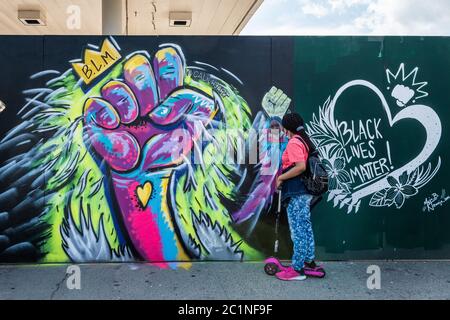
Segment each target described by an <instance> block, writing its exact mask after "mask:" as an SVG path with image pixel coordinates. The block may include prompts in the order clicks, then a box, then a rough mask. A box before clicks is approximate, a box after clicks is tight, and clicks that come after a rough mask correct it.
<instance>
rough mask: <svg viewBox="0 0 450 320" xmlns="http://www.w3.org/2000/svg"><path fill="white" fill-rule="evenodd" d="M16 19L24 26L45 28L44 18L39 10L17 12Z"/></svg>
mask: <svg viewBox="0 0 450 320" xmlns="http://www.w3.org/2000/svg"><path fill="white" fill-rule="evenodd" d="M18 18H19V20H20V21H22V23H23V24H24V25H26V26H45V17H44V15H43V13H42V12H41V11H39V10H19V15H18Z"/></svg>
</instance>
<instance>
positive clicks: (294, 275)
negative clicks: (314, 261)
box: [275, 267, 306, 281]
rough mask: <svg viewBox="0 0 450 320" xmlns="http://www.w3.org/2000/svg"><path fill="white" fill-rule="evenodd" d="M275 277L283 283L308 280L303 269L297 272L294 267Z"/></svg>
mask: <svg viewBox="0 0 450 320" xmlns="http://www.w3.org/2000/svg"><path fill="white" fill-rule="evenodd" d="M275 276H276V277H277V278H278V279H280V280H283V281H302V280H305V279H306V275H305V271H304V270H303V269H301V270H299V271H296V270H294V268H292V267H289V268H287V269H286V270H284V271H280V272H278V273H277V274H276V275H275Z"/></svg>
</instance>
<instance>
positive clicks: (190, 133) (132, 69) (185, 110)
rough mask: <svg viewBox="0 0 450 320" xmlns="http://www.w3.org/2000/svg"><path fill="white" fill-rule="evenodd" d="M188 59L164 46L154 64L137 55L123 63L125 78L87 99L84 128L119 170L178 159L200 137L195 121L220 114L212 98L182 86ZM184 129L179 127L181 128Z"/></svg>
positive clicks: (157, 165)
mask: <svg viewBox="0 0 450 320" xmlns="http://www.w3.org/2000/svg"><path fill="white" fill-rule="evenodd" d="M183 81H184V64H183V60H182V58H181V57H180V55H179V54H178V53H177V51H176V50H175V49H174V48H172V47H167V48H163V49H161V50H159V51H158V52H157V53H156V55H155V57H154V59H153V66H152V64H151V63H150V61H149V59H148V58H147V57H146V56H144V55H142V54H136V55H134V56H132V57H130V58H129V59H128V60H127V61H126V62H125V64H124V68H123V80H113V81H110V82H108V83H106V84H105V85H104V86H103V88H102V89H101V97H91V98H89V99H87V101H86V103H85V106H84V115H85V130H86V132H87V133H88V136H89V142H90V143H91V144H92V146H93V148H94V150H95V151H96V152H97V153H98V155H99V156H100V157H101V158H103V159H104V160H105V161H106V162H107V163H108V165H109V166H110V167H111V169H113V170H114V171H117V172H128V171H130V170H134V169H137V168H138V167H139V168H140V170H143V171H146V170H151V169H157V168H163V167H169V166H173V165H176V164H179V163H180V162H181V160H182V155H183V154H186V153H187V152H189V151H190V150H191V148H192V139H196V138H198V134H199V133H198V132H196V129H195V125H194V124H195V122H196V121H200V122H202V123H203V124H206V123H207V122H208V121H209V120H210V119H211V118H212V117H213V116H214V114H215V105H214V101H213V100H212V98H211V97H208V96H206V95H205V94H203V93H199V92H197V91H194V90H193V89H191V88H186V87H183ZM177 129H179V130H177Z"/></svg>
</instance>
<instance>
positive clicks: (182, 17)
mask: <svg viewBox="0 0 450 320" xmlns="http://www.w3.org/2000/svg"><path fill="white" fill-rule="evenodd" d="M169 21H170V26H171V27H189V26H190V25H191V21H192V12H170V13H169Z"/></svg>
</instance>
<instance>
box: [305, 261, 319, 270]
mask: <svg viewBox="0 0 450 320" xmlns="http://www.w3.org/2000/svg"><path fill="white" fill-rule="evenodd" d="M305 268H308V269H316V268H317V264H316V262H315V261H314V260H313V261H311V262H305Z"/></svg>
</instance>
